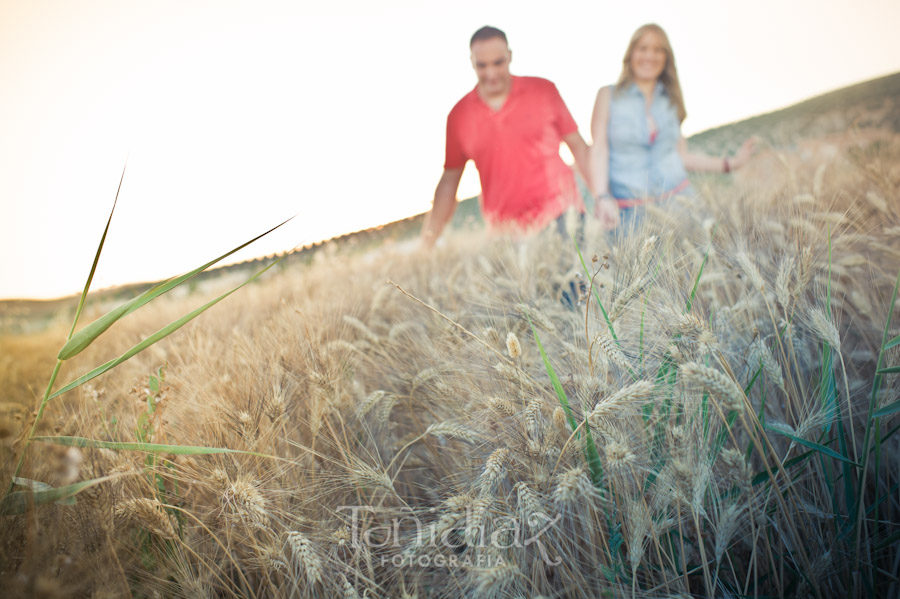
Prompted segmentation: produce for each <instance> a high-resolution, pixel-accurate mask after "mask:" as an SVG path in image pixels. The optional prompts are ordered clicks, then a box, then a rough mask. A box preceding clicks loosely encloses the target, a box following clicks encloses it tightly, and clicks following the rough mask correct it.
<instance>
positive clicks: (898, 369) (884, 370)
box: [875, 366, 900, 374]
mask: <svg viewBox="0 0 900 599" xmlns="http://www.w3.org/2000/svg"><path fill="white" fill-rule="evenodd" d="M898 372H900V366H891V367H889V368H882V369H881V370H876V371H875V373H876V374H897V373H898Z"/></svg>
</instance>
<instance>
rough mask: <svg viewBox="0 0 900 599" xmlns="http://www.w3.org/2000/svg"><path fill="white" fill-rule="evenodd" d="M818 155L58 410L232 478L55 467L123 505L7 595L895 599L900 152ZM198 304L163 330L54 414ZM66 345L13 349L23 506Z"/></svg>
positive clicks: (375, 298)
mask: <svg viewBox="0 0 900 599" xmlns="http://www.w3.org/2000/svg"><path fill="white" fill-rule="evenodd" d="M807 150H808V151H799V150H797V151H793V152H791V151H775V150H768V151H765V152H763V153H762V154H761V155H759V156H757V157H756V159H755V160H754V162H753V163H752V164H751V165H750V166H749V167H748V169H747V170H746V172H743V173H741V176H740V177H738V178H737V179H736V180H729V179H725V178H722V177H709V178H706V179H702V180H697V181H695V186H696V188H697V190H698V192H699V193H698V195H699V197H697V198H692V199H690V200H689V201H688V200H683V201H680V202H676V205H675V206H674V207H673V208H672V209H671V210H669V211H667V212H661V211H657V210H651V212H650V214H649V215H648V218H647V220H646V222H645V227H643V228H641V229H640V230H637V231H634V232H631V234H629V235H618V236H609V235H606V234H604V233H603V232H601V231H598V230H596V228H595V225H594V223H592V222H588V226H587V231H586V233H585V236H584V240H583V242H582V243H581V245H580V247H577V246H576V244H575V242H574V241H573V240H572V239H571V238H569V239H567V238H563V237H562V236H560V235H558V234H557V233H556V232H555V231H547V232H545V233H542V234H540V235H537V236H535V237H533V238H530V239H525V240H514V239H505V238H488V237H485V236H484V235H483V233H481V232H478V231H474V232H473V231H468V232H466V231H463V232H456V233H453V234H451V235H448V238H447V240H446V244H445V245H444V246H443V247H439V248H438V249H437V250H435V251H434V252H433V253H432V254H429V255H418V254H416V253H409V252H403V251H398V250H397V249H392V247H391V246H388V247H385V248H383V249H380V250H376V251H370V252H368V253H359V252H355V253H354V252H352V251H345V252H342V251H330V252H329V251H323V252H319V254H318V255H317V257H316V259H315V261H314V262H313V263H312V264H310V265H309V266H304V267H296V268H292V269H285V270H284V271H283V272H280V273H278V274H277V275H273V276H269V277H267V278H264V279H262V280H261V281H260V282H258V283H255V284H252V285H248V286H247V287H245V288H243V289H241V290H240V291H239V292H238V293H236V294H235V295H233V296H231V297H230V298H229V299H228V300H227V301H224V302H223V303H221V304H219V305H217V306H215V307H214V308H213V309H211V310H210V311H209V312H207V313H205V314H203V315H202V316H201V317H200V318H199V319H197V320H196V321H194V322H193V323H191V324H190V325H188V326H186V327H185V328H183V329H181V330H180V331H178V332H177V333H175V334H173V335H171V336H170V337H168V338H166V339H164V340H163V341H161V342H159V343H157V344H155V345H153V346H151V347H150V348H149V349H147V350H146V351H144V352H143V353H141V354H139V355H137V356H136V357H134V358H132V359H131V360H129V361H127V362H125V363H124V364H122V365H121V366H120V367H118V368H117V369H116V370H114V371H112V372H110V373H108V374H106V375H104V376H102V377H99V378H96V379H94V380H93V381H91V382H90V383H88V384H85V385H82V386H80V387H78V388H76V389H74V390H73V391H70V392H69V393H67V394H65V395H62V396H61V397H59V398H56V399H54V400H52V401H51V402H50V403H49V405H48V408H47V411H46V413H45V414H43V416H42V417H41V418H40V420H39V421H38V423H37V430H36V434H37V435H38V436H43V437H47V436H55V437H68V438H72V437H77V438H85V439H91V440H95V441H104V442H106V441H108V442H136V443H155V444H164V445H171V446H173V447H185V446H196V447H209V448H227V449H230V450H236V451H234V452H230V453H215V454H195V455H190V454H187V453H184V452H181V453H179V452H177V451H174V450H173V451H170V452H167V451H163V450H160V451H154V452H147V451H133V450H128V449H122V448H120V449H109V448H98V447H87V446H82V447H80V448H79V447H74V446H71V445H72V444H71V443H70V444H69V445H63V444H59V443H54V442H52V441H48V440H46V439H45V440H43V441H35V442H32V443H30V444H29V445H28V447H27V450H26V456H25V462H24V468H23V470H22V471H21V472H20V475H19V478H20V481H37V483H41V484H40V485H38V486H37V487H34V488H35V489H36V490H37V489H43V488H46V486H47V485H49V486H50V487H63V486H66V485H72V484H73V483H76V482H78V481H87V480H92V479H102V480H101V482H99V483H97V484H92V485H91V486H88V487H86V488H84V489H83V490H82V491H81V492H80V493H78V494H77V495H76V496H74V497H73V498H69V499H66V500H61V501H59V502H56V503H52V502H48V503H47V504H45V505H34V504H33V503H32V504H28V505H26V506H25V507H24V509H22V510H20V513H14V514H11V515H6V516H3V527H2V534H0V537H2V538H0V580H2V583H0V584H2V586H3V588H4V589H6V591H5V592H6V593H8V594H9V595H8V596H29V597H48V598H49V597H96V598H100V597H122V596H133V597H185V598H188V597H190V598H195V597H260V598H261V597H345V598H347V599H350V598H352V597H397V598H400V597H404V598H409V597H419V598H426V597H448V598H449V597H497V598H506V597H509V598H515V597H548V598H550V597H559V598H563V597H566V598H568V597H572V598H575V597H648V598H649V597H690V596H708V597H713V596H715V597H888V596H893V597H896V596H898V593H900V579H898V577H900V544H898V543H900V541H898V539H900V537H898V534H900V493H898V485H900V452H898V436H897V435H896V434H894V433H895V431H896V430H897V428H896V427H897V424H898V422H897V420H898V419H897V416H896V410H893V411H892V410H890V409H887V410H885V407H886V406H887V407H888V408H890V406H891V404H893V403H894V402H896V401H897V399H898V395H900V393H898V389H900V381H898V379H900V375H897V374H893V373H886V374H883V375H876V369H877V368H882V369H890V368H892V367H895V366H897V365H898V364H900V344H898V345H896V346H893V347H890V348H888V349H886V350H883V349H882V348H883V346H884V345H885V340H886V339H893V338H895V337H897V336H898V334H900V305H897V304H892V302H891V297H892V292H893V291H894V289H895V283H896V281H897V276H898V268H900V137H898V136H897V135H895V134H889V133H883V132H880V133H879V132H876V133H871V132H869V133H865V134H864V133H860V132H856V133H849V134H847V135H845V136H843V137H842V138H841V139H840V140H837V141H835V140H829V141H828V142H827V143H826V142H819V143H818V144H813V145H811V146H809V148H807ZM113 226H114V225H113ZM579 251H580V253H581V255H582V257H583V262H582V260H581V259H580V258H579ZM575 296H578V297H575ZM573 300H574V301H573ZM200 303H202V300H201V299H199V298H198V296H197V294H194V295H188V296H186V297H178V298H168V296H165V297H163V298H160V299H159V300H157V301H156V302H154V303H153V304H152V305H150V306H148V307H147V308H145V309H143V310H141V311H140V312H137V313H135V314H133V315H131V316H128V317H127V318H125V319H123V320H121V321H120V322H117V323H116V324H115V325H114V326H113V327H112V328H111V329H110V330H109V331H108V332H107V333H106V334H104V336H103V337H102V338H101V339H100V340H99V341H98V342H97V343H95V344H93V345H91V346H90V347H89V348H88V349H87V350H86V351H84V352H83V353H82V354H80V355H79V356H77V357H76V358H74V359H73V360H71V361H70V362H66V364H65V367H64V369H63V371H62V373H61V378H60V380H61V381H62V380H63V379H65V381H66V382H67V381H68V380H71V379H73V378H75V377H76V376H78V375H79V374H80V373H82V372H85V371H87V370H89V369H90V368H92V367H93V366H95V365H96V364H100V363H102V362H104V361H106V360H109V359H110V358H112V357H115V356H116V355H119V354H121V353H123V352H124V351H126V350H127V349H128V348H129V347H131V346H132V345H134V344H135V343H136V342H138V341H139V340H140V339H142V338H144V337H146V336H147V335H148V334H150V333H152V332H153V331H155V330H156V329H158V328H159V327H160V326H163V325H164V324H166V323H167V322H171V321H173V320H175V319H177V318H178V317H179V316H181V315H182V314H184V313H185V312H187V311H189V310H191V309H193V308H195V307H196V306H197V305H199V304H200ZM892 306H893V313H892V314H891V313H890V311H891V307H892ZM92 316H99V314H95V315H92ZM89 320H90V318H89V319H86V320H84V322H89ZM889 322H890V324H888V323H889ZM66 328H67V325H66V324H65V323H63V322H59V323H57V324H55V325H52V326H51V327H50V328H48V329H47V331H45V332H44V333H42V334H41V335H40V336H29V337H22V338H7V339H4V340H3V341H2V343H3V352H4V360H3V363H2V368H3V369H2V371H0V381H2V382H3V383H4V387H5V388H6V389H7V400H6V401H5V402H4V403H3V411H2V412H0V416H2V417H3V422H2V426H0V436H2V439H0V443H2V445H0V452H2V456H3V457H2V472H3V477H4V481H8V480H10V479H11V477H12V476H13V473H14V467H15V465H16V460H17V458H18V457H19V455H20V454H21V451H22V449H23V447H24V436H25V435H26V434H27V432H28V431H29V430H30V428H29V427H30V424H31V422H33V420H34V418H35V414H34V413H32V410H33V409H34V407H35V406H36V405H37V404H38V403H39V402H40V393H41V391H42V389H43V387H44V386H45V385H46V381H47V378H46V377H47V376H48V375H49V374H50V371H51V370H52V368H53V363H54V356H55V354H56V352H57V351H58V349H59V347H61V345H62V343H63V342H64V341H65V333H66ZM878 410H882V411H883V412H885V413H884V414H883V415H881V416H878V417H876V416H874V415H873V414H877V413H878ZM37 483H31V484H33V485H34V484H37ZM17 490H22V487H21V485H19V486H17Z"/></svg>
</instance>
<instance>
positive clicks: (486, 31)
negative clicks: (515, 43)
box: [469, 25, 509, 48]
mask: <svg viewBox="0 0 900 599" xmlns="http://www.w3.org/2000/svg"><path fill="white" fill-rule="evenodd" d="M495 37H499V38H500V39H502V40H503V43H505V44H507V45H508V44H509V42H508V41H506V34H505V33H503V32H502V31H500V30H499V29H497V28H496V27H491V26H490V25H485V26H484V27H482V28H481V29H479V30H478V31H476V32H475V33H473V34H472V39H471V41H469V47H470V48H471V47H472V46H473V45H474V44H475V42H483V41H485V40H490V39H494V38H495Z"/></svg>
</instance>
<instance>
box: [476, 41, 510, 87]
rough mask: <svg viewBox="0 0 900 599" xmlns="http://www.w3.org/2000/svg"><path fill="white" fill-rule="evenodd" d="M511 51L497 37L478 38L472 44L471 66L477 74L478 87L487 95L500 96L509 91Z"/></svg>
mask: <svg viewBox="0 0 900 599" xmlns="http://www.w3.org/2000/svg"><path fill="white" fill-rule="evenodd" d="M511 61H512V52H510V51H509V47H508V46H507V45H506V42H504V41H503V40H502V39H501V38H499V37H492V38H491V39H487V40H478V41H476V42H475V43H474V44H472V67H473V68H474V69H475V74H476V75H478V87H479V88H480V90H481V93H482V94H484V95H485V96H487V97H493V96H502V95H505V94H506V93H507V92H508V91H509V86H510V82H511V81H512V77H511V75H510V74H509V63H510V62H511Z"/></svg>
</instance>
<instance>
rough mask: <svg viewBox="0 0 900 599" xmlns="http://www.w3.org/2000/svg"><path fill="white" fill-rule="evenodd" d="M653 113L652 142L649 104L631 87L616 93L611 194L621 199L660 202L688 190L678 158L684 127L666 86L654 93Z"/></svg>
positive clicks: (610, 133)
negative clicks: (647, 109)
mask: <svg viewBox="0 0 900 599" xmlns="http://www.w3.org/2000/svg"><path fill="white" fill-rule="evenodd" d="M650 114H651V115H652V116H653V120H654V121H655V122H656V136H655V138H654V139H652V140H651V138H650V128H649V125H648V123H647V113H646V100H645V98H644V94H643V93H642V92H641V90H640V89H638V86H637V85H636V84H634V83H632V84H631V85H630V86H628V87H626V88H625V89H623V90H621V91H619V90H616V89H615V87H613V89H612V94H611V97H610V104H609V123H608V127H607V136H608V141H609V193H610V194H611V195H612V196H613V197H614V198H616V199H635V198H647V199H658V198H660V197H661V196H664V195H665V194H666V192H672V191H673V190H676V189H677V188H679V187H683V186H684V185H685V184H686V180H687V171H686V170H685V168H684V163H683V162H682V160H681V156H680V155H679V154H678V140H679V139H680V137H681V131H680V130H681V123H679V121H678V114H677V112H676V111H675V107H674V106H672V104H671V102H669V97H668V94H666V91H665V87H664V86H663V84H662V83H659V82H657V84H656V87H655V89H654V90H653V101H652V103H651V105H650Z"/></svg>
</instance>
